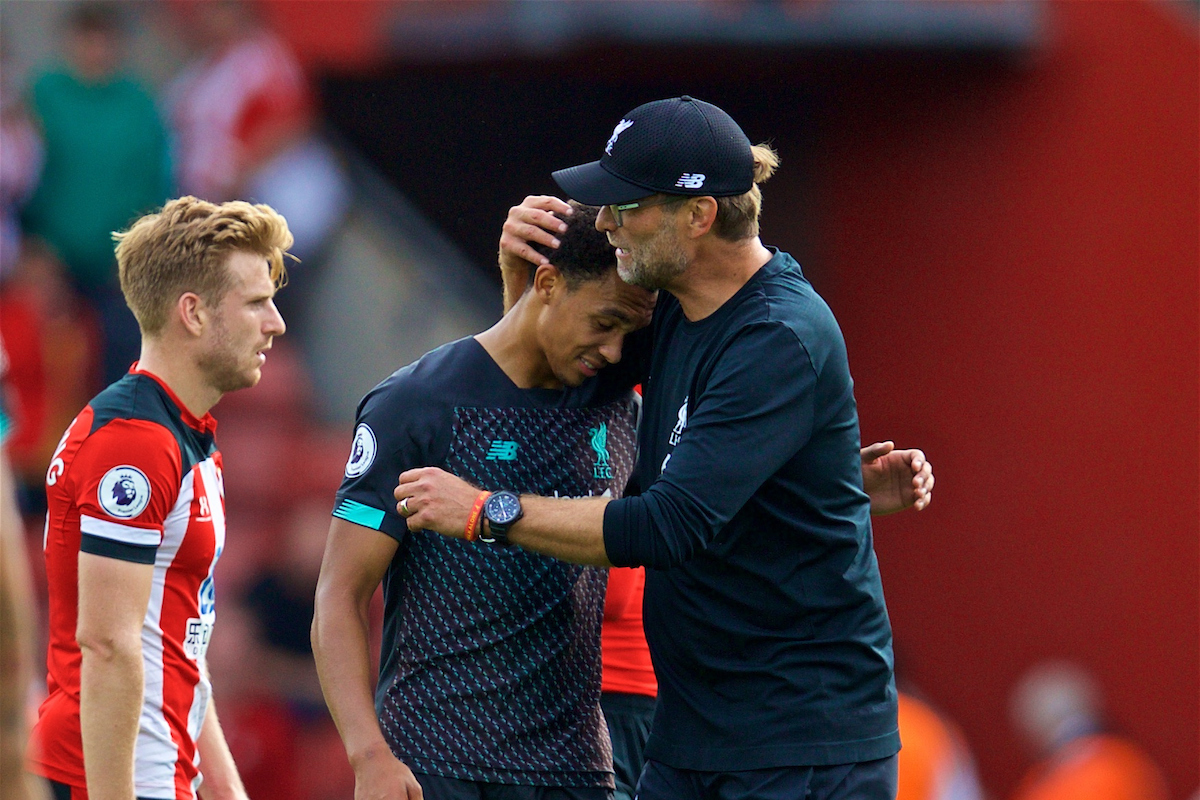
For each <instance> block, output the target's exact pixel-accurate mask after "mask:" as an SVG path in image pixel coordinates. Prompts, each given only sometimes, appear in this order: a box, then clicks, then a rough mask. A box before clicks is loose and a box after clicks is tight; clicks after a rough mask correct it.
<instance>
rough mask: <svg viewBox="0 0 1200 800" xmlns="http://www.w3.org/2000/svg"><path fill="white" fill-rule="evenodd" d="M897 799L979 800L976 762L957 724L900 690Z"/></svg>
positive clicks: (980, 798) (979, 791)
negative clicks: (900, 746) (899, 745)
mask: <svg viewBox="0 0 1200 800" xmlns="http://www.w3.org/2000/svg"><path fill="white" fill-rule="evenodd" d="M900 741H901V743H902V745H903V746H902V748H901V750H900V764H899V778H900V780H899V791H898V792H897V794H896V800H982V798H983V790H982V789H981V788H980V786H979V778H978V776H977V775H976V772H975V763H974V761H973V759H972V758H971V753H970V751H969V750H968V749H967V746H966V741H965V740H964V739H963V736H962V733H961V732H960V731H959V730H958V726H957V725H955V724H954V723H953V722H952V721H950V720H949V719H947V718H945V717H944V716H943V715H941V714H940V713H938V712H937V711H936V710H934V709H933V708H932V707H931V706H929V705H928V704H926V703H925V702H923V701H921V700H919V699H918V698H917V697H915V696H914V695H912V694H910V693H908V692H905V691H901V692H900Z"/></svg>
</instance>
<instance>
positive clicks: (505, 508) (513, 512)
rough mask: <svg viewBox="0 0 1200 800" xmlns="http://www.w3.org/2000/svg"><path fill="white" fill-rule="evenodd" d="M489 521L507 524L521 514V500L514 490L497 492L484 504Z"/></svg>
mask: <svg viewBox="0 0 1200 800" xmlns="http://www.w3.org/2000/svg"><path fill="white" fill-rule="evenodd" d="M484 513H485V514H487V518H488V521H489V522H492V523H494V524H497V525H507V524H509V523H510V522H512V521H513V520H515V519H516V518H517V517H518V516H520V514H521V500H520V498H518V497H517V495H515V494H513V493H512V492H496V493H495V494H493V495H492V496H491V497H489V498H488V499H487V505H485V506H484Z"/></svg>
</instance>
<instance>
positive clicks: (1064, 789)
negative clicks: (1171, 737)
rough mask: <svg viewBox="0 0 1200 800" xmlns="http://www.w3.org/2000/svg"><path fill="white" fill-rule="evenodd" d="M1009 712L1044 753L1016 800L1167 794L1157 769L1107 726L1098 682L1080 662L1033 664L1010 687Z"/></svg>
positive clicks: (1147, 798) (1139, 799) (1124, 799)
mask: <svg viewBox="0 0 1200 800" xmlns="http://www.w3.org/2000/svg"><path fill="white" fill-rule="evenodd" d="M1010 712H1011V715H1012V721H1013V724H1014V725H1015V727H1016V728H1017V730H1018V732H1020V734H1021V735H1022V737H1023V738H1024V740H1025V741H1026V742H1027V743H1028V744H1029V745H1030V747H1031V748H1032V749H1033V751H1034V752H1035V753H1036V754H1037V755H1038V757H1039V758H1040V759H1041V760H1040V761H1039V762H1038V763H1037V764H1035V765H1034V766H1033V767H1032V768H1031V769H1030V770H1029V772H1028V773H1027V774H1026V775H1025V777H1024V779H1023V780H1022V781H1021V783H1020V785H1019V786H1018V787H1017V790H1016V792H1015V793H1014V794H1013V797H1012V800H1167V797H1168V793H1167V786H1166V781H1165V779H1164V778H1163V775H1162V773H1161V771H1160V770H1159V768H1158V767H1157V766H1156V765H1155V764H1154V762H1153V761H1152V760H1151V759H1150V757H1149V756H1148V755H1147V754H1146V753H1145V751H1143V750H1142V748H1140V747H1139V746H1138V745H1137V744H1135V743H1134V742H1132V741H1130V740H1129V739H1127V738H1125V737H1123V736H1120V735H1118V734H1116V733H1114V732H1112V731H1111V730H1108V729H1107V728H1106V726H1105V724H1104V721H1103V716H1102V709H1101V697H1100V689H1099V687H1098V686H1097V684H1096V681H1095V680H1094V679H1093V678H1092V676H1091V675H1089V674H1088V673H1087V672H1085V671H1084V670H1083V669H1081V668H1080V667H1078V666H1076V665H1075V664H1071V663H1068V662H1048V663H1044V664H1039V665H1038V666H1035V667H1034V668H1033V669H1031V670H1030V671H1029V672H1028V673H1026V675H1025V676H1024V677H1023V678H1022V679H1021V680H1020V682H1019V683H1018V684H1017V686H1016V687H1015V688H1014V689H1013V693H1012V697H1011V705H1010Z"/></svg>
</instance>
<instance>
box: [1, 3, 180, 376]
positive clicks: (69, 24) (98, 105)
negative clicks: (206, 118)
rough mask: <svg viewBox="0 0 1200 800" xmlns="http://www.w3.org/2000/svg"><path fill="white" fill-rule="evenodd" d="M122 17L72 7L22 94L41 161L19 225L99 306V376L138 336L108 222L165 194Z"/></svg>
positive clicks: (92, 7)
mask: <svg viewBox="0 0 1200 800" xmlns="http://www.w3.org/2000/svg"><path fill="white" fill-rule="evenodd" d="M122 25H123V19H122V17H121V16H120V14H119V13H118V10H117V7H116V6H114V5H112V4H110V3H103V2H90V3H80V4H79V5H77V6H75V7H74V8H72V10H71V11H70V12H69V13H68V14H67V16H66V22H65V28H66V30H65V34H66V35H65V37H64V40H63V41H64V43H65V53H64V55H65V60H64V61H63V63H61V64H58V65H54V66H51V67H50V68H48V69H46V70H44V71H43V72H42V73H41V74H40V75H38V76H37V77H36V78H35V80H34V81H33V84H32V87H31V89H30V94H29V107H30V110H31V111H32V113H33V115H34V118H35V120H36V122H37V124H38V125H39V126H40V129H41V135H42V140H43V142H44V146H45V163H44V165H43V168H42V173H41V180H40V182H39V183H38V186H37V189H36V191H35V192H34V194H33V197H31V198H30V200H29V203H28V204H27V205H26V207H25V210H24V214H23V217H24V224H25V229H26V231H27V232H28V233H30V234H32V235H34V236H37V237H39V238H41V239H43V240H44V241H45V242H46V243H47V244H49V245H50V246H51V247H52V248H53V250H54V251H55V254H56V255H57V256H58V257H59V258H60V259H61V260H62V262H63V264H64V265H65V266H66V268H67V274H68V276H69V277H70V280H71V283H72V285H73V287H74V289H75V290H76V291H77V292H79V294H80V295H81V296H82V297H84V298H85V299H86V300H87V302H88V303H89V304H90V305H91V306H92V307H93V308H94V309H95V311H96V313H97V315H98V318H99V322H100V328H101V334H102V343H103V347H102V350H101V354H102V359H103V362H102V363H103V375H102V377H103V382H102V383H101V384H100V385H104V384H107V383H111V382H112V381H115V380H117V379H118V378H120V377H121V376H122V375H123V374H124V373H125V371H126V370H127V369H128V368H129V365H130V364H131V363H132V362H133V360H134V359H136V358H137V354H138V343H139V334H138V328H137V322H136V320H135V319H134V318H133V316H132V315H131V314H130V312H129V309H128V308H127V307H126V305H125V302H124V300H123V299H122V297H121V292H120V287H119V286H118V285H117V271H116V263H115V262H114V261H113V250H112V239H111V236H112V232H113V231H114V230H119V229H121V228H123V227H125V226H126V225H128V224H129V222H130V221H131V220H132V219H134V218H136V217H138V216H139V215H141V214H144V213H146V212H147V211H149V210H150V209H152V208H156V207H157V206H159V205H161V204H162V203H163V202H164V201H165V200H166V199H167V198H168V197H170V196H171V177H170V175H171V171H170V164H169V155H168V146H167V134H166V129H165V128H164V126H163V124H162V121H161V120H160V118H159V115H158V110H157V106H156V104H155V101H154V99H153V98H152V97H151V96H150V94H149V92H147V91H146V90H145V89H144V88H143V87H142V86H141V85H140V84H139V83H138V82H137V81H135V80H134V79H133V78H131V77H129V76H128V75H126V74H125V73H124V72H123V70H122V60H123V56H124V52H125V46H126V45H125V39H124V36H123V32H122ZM94 388H95V387H93V391H94Z"/></svg>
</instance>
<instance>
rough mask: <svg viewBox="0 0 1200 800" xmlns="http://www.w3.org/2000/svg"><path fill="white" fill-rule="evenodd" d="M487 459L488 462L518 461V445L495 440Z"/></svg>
mask: <svg viewBox="0 0 1200 800" xmlns="http://www.w3.org/2000/svg"><path fill="white" fill-rule="evenodd" d="M486 458H487V460H488V461H516V460H517V443H516V442H508V441H505V440H504V439H493V440H492V446H491V447H490V448H489V449H488V454H487V456H486Z"/></svg>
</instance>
